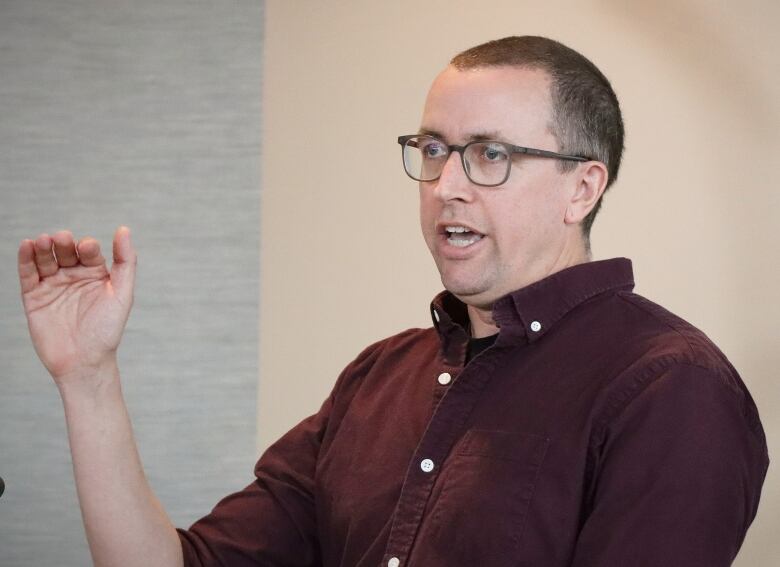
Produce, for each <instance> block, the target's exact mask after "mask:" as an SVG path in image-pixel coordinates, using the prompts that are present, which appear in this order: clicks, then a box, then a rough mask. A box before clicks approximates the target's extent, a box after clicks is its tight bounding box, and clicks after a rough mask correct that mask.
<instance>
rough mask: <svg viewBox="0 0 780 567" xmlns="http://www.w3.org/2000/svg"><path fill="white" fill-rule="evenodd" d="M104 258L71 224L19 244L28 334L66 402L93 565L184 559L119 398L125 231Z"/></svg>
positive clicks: (131, 256) (129, 271)
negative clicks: (69, 228)
mask: <svg viewBox="0 0 780 567" xmlns="http://www.w3.org/2000/svg"><path fill="white" fill-rule="evenodd" d="M113 256H114V262H113V264H112V266H111V270H110V272H109V270H108V269H107V267H106V262H105V259H104V258H103V256H102V254H101V251H100V246H99V244H98V242H97V241H96V240H94V239H91V238H85V239H83V240H81V241H80V242H78V243H76V242H74V240H73V236H72V235H71V234H70V232H67V231H62V232H58V233H56V234H55V235H54V236H53V237H50V236H48V235H46V234H42V235H41V236H39V237H38V238H37V239H36V240H35V241H32V240H25V241H23V242H22V243H21V245H20V247H19V278H20V282H21V287H22V301H23V303H24V309H25V313H26V315H27V322H28V325H29V328H30V336H31V337H32V341H33V345H34V346H35V350H36V352H37V353H38V356H39V357H40V359H41V361H42V362H43V364H44V365H45V366H46V368H47V370H48V371H49V372H50V373H51V375H52V377H53V378H54V381H55V383H56V384H57V387H58V388H59V391H60V395H61V396H62V400H63V404H64V406H65V417H66V420H67V426H68V437H69V440H70V446H71V452H72V454H73V468H74V473H75V477H76V487H77V489H78V495H79V502H80V504H81V511H82V516H83V518H84V526H85V528H86V532H87V539H88V541H89V546H90V551H91V553H92V559H93V561H94V563H95V565H96V566H99V567H104V566H119V565H121V566H123V567H132V566H136V565H137V566H139V567H141V566H143V567H149V566H171V567H179V566H181V565H182V564H183V559H182V551H181V544H180V542H179V538H178V536H177V535H176V531H175V529H174V526H173V524H172V523H171V521H170V520H169V519H168V516H167V515H166V513H165V510H163V508H162V506H161V505H160V503H159V501H158V500H157V498H156V497H155V496H154V494H153V493H152V490H151V488H150V487H149V483H148V482H147V480H146V477H145V475H144V471H143V467H142V465H141V460H140V458H139V456H138V450H137V448H136V444H135V439H134V438H133V431H132V427H131V425H130V419H129V417H128V413H127V408H126V406H125V402H124V399H123V397H122V389H121V385H120V381H119V370H118V367H117V362H116V351H117V348H118V347H119V342H120V340H121V338H122V333H123V331H124V328H125V324H126V322H127V318H128V315H129V314H130V308H131V306H132V303H133V285H134V280H135V267H136V255H135V250H134V249H133V246H132V244H131V242H130V231H129V230H128V229H127V228H125V227H120V228H119V229H118V230H117V232H116V234H115V236H114V245H113Z"/></svg>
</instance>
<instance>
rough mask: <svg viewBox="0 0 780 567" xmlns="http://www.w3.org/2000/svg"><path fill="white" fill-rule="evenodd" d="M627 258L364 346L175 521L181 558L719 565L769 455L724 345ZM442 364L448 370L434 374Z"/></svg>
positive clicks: (210, 561)
mask: <svg viewBox="0 0 780 567" xmlns="http://www.w3.org/2000/svg"><path fill="white" fill-rule="evenodd" d="M632 288H633V276H632V272H631V263H630V262H629V261H628V260H626V259H614V260H607V261H602V262H592V263H588V264H583V265H579V266H575V267H572V268H569V269H566V270H563V271H561V272H558V273H556V274H554V275H552V276H550V277H548V278H545V279H544V280H541V281H539V282H537V283H535V284H533V285H530V286H528V287H525V288H523V289H520V290H518V291H517V292H515V293H512V294H510V295H508V296H506V297H504V298H502V299H501V300H499V301H498V302H497V303H496V304H495V306H494V319H495V321H496V323H497V324H498V325H499V326H500V332H499V335H498V338H497V340H496V342H495V344H494V345H493V346H491V347H489V348H488V349H487V350H485V351H483V352H482V353H480V354H479V355H477V356H476V357H475V358H474V359H473V360H471V361H469V362H468V363H466V349H467V344H468V339H469V337H468V335H467V332H466V330H465V325H466V323H467V314H466V309H465V306H464V305H463V304H462V303H460V302H459V301H458V300H457V299H456V298H454V297H453V296H452V295H450V294H448V293H446V292H445V293H442V294H441V295H439V296H438V297H437V298H436V299H435V300H434V302H433V304H432V306H431V309H432V315H433V319H434V327H433V328H429V329H411V330H408V331H406V332H403V333H401V334H399V335H396V336H394V337H391V338H389V339H386V340H384V341H381V342H379V343H376V344H374V345H372V346H370V347H368V348H367V349H366V350H365V351H364V352H363V353H361V354H360V356H359V357H358V358H357V359H356V360H355V361H354V362H352V363H351V364H350V365H349V366H348V367H347V368H346V369H345V370H344V372H343V373H342V374H341V376H340V378H339V380H338V382H337V383H336V386H335V387H334V389H333V392H332V394H331V395H330V397H329V398H328V399H327V400H326V401H325V403H324V404H323V405H322V408H321V409H320V411H319V412H317V413H316V414H315V415H313V416H311V417H309V418H308V419H305V420H304V421H303V422H301V423H300V424H299V425H298V426H296V427H295V428H294V429H292V430H291V431H290V432H289V433H287V434H286V435H285V436H284V437H282V438H281V439H280V440H279V441H278V442H276V443H275V444H274V445H273V446H272V447H270V448H269V449H268V451H267V452H266V453H265V454H264V455H263V456H262V457H261V459H260V460H259V461H258V463H257V466H256V469H255V474H256V477H257V479H256V480H255V481H254V482H253V483H252V484H250V485H249V486H248V487H247V488H246V489H244V490H243V491H241V492H238V493H236V494H233V495H231V496H228V497H227V498H225V499H224V500H223V501H222V502H220V503H219V504H218V505H217V507H216V508H215V509H214V510H213V511H212V513H211V514H209V515H208V516H206V517H205V518H203V519H201V520H199V521H198V522H197V523H195V524H194V525H193V526H192V527H191V528H190V529H189V530H187V531H184V530H181V531H180V532H179V533H180V537H181V541H182V546H183V549H184V555H185V563H186V565H188V566H196V565H198V566H200V565H203V566H212V565H214V566H216V565H220V566H232V567H240V566H249V565H263V566H265V565H274V566H282V565H284V566H304V565H312V566H315V565H316V566H319V565H322V566H328V567H336V566H341V567H352V566H372V567H376V566H378V565H390V566H393V565H400V566H401V567H404V566H407V565H409V566H425V567H430V566H440V565H441V566H443V565H449V566H452V565H463V566H477V565H485V566H496V567H501V566H510V565H512V566H515V567H516V566H535V567H557V566H576V567H584V566H607V567H613V566H627V565H630V566H668V565H675V566H677V565H679V566H702V567H705V566H706V567H716V566H720V565H729V564H730V563H731V561H732V559H733V558H734V556H735V555H736V553H737V551H738V550H739V547H740V545H741V543H742V541H743V538H744V536H745V532H746V530H747V529H748V526H749V525H750V522H751V521H752V520H753V518H754V516H755V514H756V510H757V507H758V501H759V495H760V491H761V485H762V483H763V479H764V476H765V474H766V470H767V466H768V462H769V461H768V457H767V448H766V442H765V438H764V433H763V430H762V428H761V423H760V421H759V418H758V414H757V411H756V407H755V405H754V403H753V401H752V399H751V397H750V394H749V393H748V391H747V389H746V388H745V385H744V384H743V383H742V380H741V379H740V378H739V376H738V375H737V372H736V371H735V370H734V368H733V367H732V366H731V365H730V364H729V362H728V360H727V359H726V358H725V356H724V355H723V354H722V353H721V352H720V351H719V350H718V349H717V347H715V345H713V344H712V342H710V341H709V339H707V337H706V336H705V335H704V334H703V333H702V332H701V331H699V330H697V329H695V328H694V327H692V326H691V325H690V324H688V323H686V322H685V321H683V320H681V319H680V318H678V317H676V316H674V315H672V314H671V313H669V312H668V311H666V310H664V309H663V308H661V307H659V306H658V305H655V304H654V303H652V302H650V301H648V300H647V299H644V298H642V297H640V296H638V295H635V294H633V293H632V292H631V290H632ZM443 373H449V374H450V376H451V380H450V381H449V382H448V381H447V379H446V377H444V378H442V379H441V380H440V379H439V377H440V375H441V374H443Z"/></svg>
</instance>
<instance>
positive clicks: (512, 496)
mask: <svg viewBox="0 0 780 567" xmlns="http://www.w3.org/2000/svg"><path fill="white" fill-rule="evenodd" d="M548 445H549V439H548V438H546V437H544V436H541V435H535V434H530V433H517V432H509V431H490V430H484V429H470V430H469V431H467V432H466V434H465V435H464V436H463V438H462V439H461V441H460V442H459V443H458V444H457V445H456V446H455V448H454V451H453V453H452V455H451V457H450V458H449V459H447V461H446V462H445V463H444V467H443V468H442V476H441V478H440V479H439V482H440V483H441V490H440V491H438V494H437V491H436V489H434V493H433V494H432V502H431V507H430V515H429V520H428V522H425V521H424V522H423V526H422V529H421V533H420V536H421V537H420V542H419V543H420V544H421V545H422V546H423V547H425V548H428V550H430V551H431V552H432V554H434V555H436V557H437V559H438V560H441V559H443V558H444V557H447V558H451V559H452V560H453V561H455V562H456V563H457V564H462V565H479V564H482V565H491V566H496V567H498V566H503V565H517V564H518V562H519V561H520V560H521V555H522V554H521V550H522V546H521V540H522V536H523V527H524V525H525V521H526V517H527V515H528V509H529V507H530V504H531V501H532V499H533V495H534V489H535V487H536V480H537V478H538V476H539V472H540V469H541V465H542V461H543V460H544V456H545V453H546V452H547V446H548ZM426 524H427V525H426Z"/></svg>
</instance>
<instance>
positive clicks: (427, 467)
mask: <svg viewBox="0 0 780 567" xmlns="http://www.w3.org/2000/svg"><path fill="white" fill-rule="evenodd" d="M420 468H421V469H422V470H423V472H431V471H432V470H433V461H432V460H430V459H423V460H422V462H421V463H420Z"/></svg>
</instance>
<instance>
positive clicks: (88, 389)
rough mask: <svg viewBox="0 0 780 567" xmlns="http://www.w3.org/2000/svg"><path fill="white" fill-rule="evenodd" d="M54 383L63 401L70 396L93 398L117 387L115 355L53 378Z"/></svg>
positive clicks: (117, 372) (117, 373)
mask: <svg viewBox="0 0 780 567" xmlns="http://www.w3.org/2000/svg"><path fill="white" fill-rule="evenodd" d="M54 382H55V383H56V384H57V388H58V389H59V391H60V395H61V396H62V398H63V399H65V398H66V397H71V396H82V395H88V396H95V395H97V394H99V393H100V392H101V391H104V390H106V389H107V388H111V387H112V386H118V385H119V365H118V363H117V359H116V354H112V355H110V356H108V357H106V358H105V359H102V360H100V361H97V362H95V363H94V364H87V365H83V366H78V367H75V368H73V369H71V370H69V371H68V372H65V373H63V374H61V375H59V376H55V377H54Z"/></svg>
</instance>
